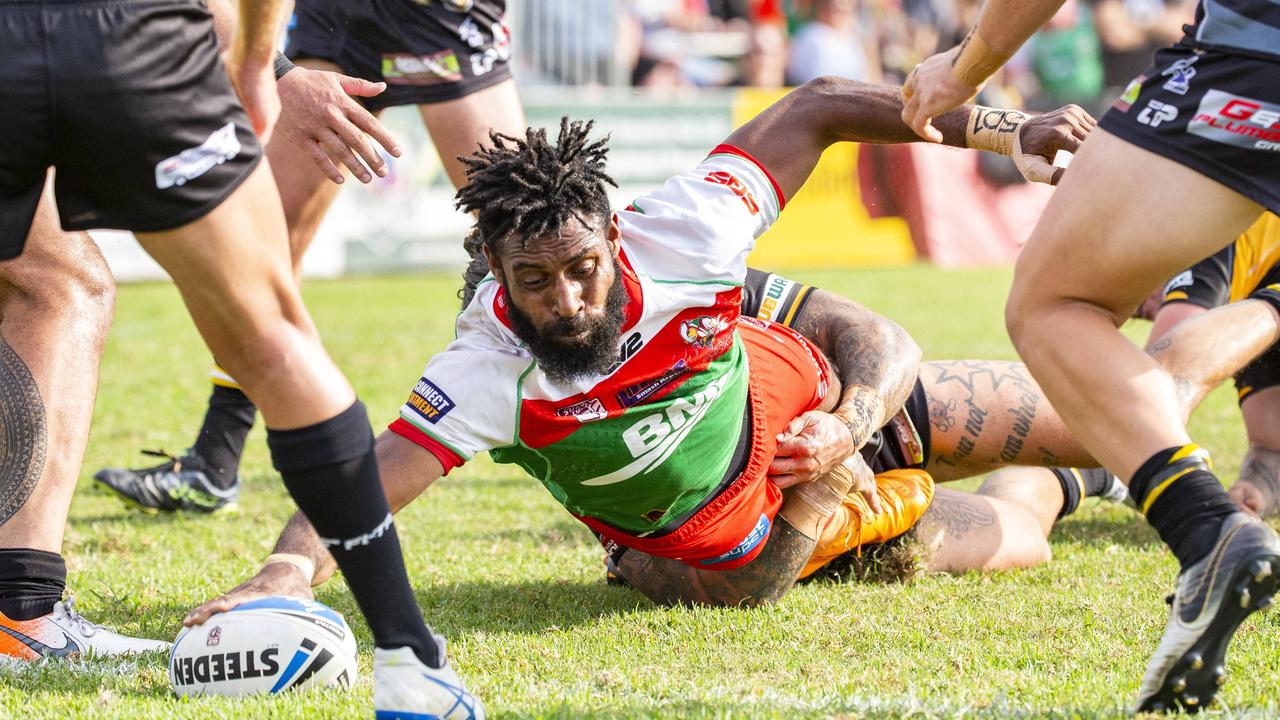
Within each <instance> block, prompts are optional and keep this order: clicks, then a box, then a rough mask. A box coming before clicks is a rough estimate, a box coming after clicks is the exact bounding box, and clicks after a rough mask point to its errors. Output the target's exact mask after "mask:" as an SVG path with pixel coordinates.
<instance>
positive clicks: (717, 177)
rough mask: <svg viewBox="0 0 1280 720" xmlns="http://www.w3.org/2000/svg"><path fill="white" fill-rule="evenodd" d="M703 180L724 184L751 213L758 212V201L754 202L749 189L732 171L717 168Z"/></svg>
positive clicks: (754, 199) (755, 213)
mask: <svg viewBox="0 0 1280 720" xmlns="http://www.w3.org/2000/svg"><path fill="white" fill-rule="evenodd" d="M705 180H706V181H707V182H709V183H715V184H716V185H724V186H725V187H727V188H729V189H730V190H732V191H733V194H734V195H737V196H738V197H739V198H740V199H741V200H742V204H743V205H746V206H747V210H748V211H749V212H750V213H751V214H752V215H759V214H760V203H758V202H756V198H755V196H754V195H752V194H751V191H750V190H748V189H747V188H746V186H745V185H743V184H742V181H741V180H739V179H738V178H737V177H735V176H734V175H733V174H732V173H727V172H725V171H723V170H717V171H715V172H713V173H708V174H707V177H706V178H705Z"/></svg>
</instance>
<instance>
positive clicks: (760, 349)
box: [581, 317, 831, 570]
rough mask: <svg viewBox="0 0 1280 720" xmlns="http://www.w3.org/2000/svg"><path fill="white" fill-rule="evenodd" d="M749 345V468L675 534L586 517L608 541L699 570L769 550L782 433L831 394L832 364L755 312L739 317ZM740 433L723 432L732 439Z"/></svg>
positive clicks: (778, 502) (728, 565) (732, 564)
mask: <svg viewBox="0 0 1280 720" xmlns="http://www.w3.org/2000/svg"><path fill="white" fill-rule="evenodd" d="M738 333H739V335H740V336H741V337H742V342H743V345H744V346H745V347H746V350H747V363H748V367H749V371H750V384H749V386H748V391H747V401H748V402H750V403H751V453H750V455H748V457H747V466H746V467H745V468H744V469H743V471H742V474H741V475H739V476H738V478H737V479H736V480H734V481H733V482H732V483H731V484H730V485H729V486H728V487H727V488H725V489H724V490H723V491H721V493H720V494H719V495H717V496H716V497H715V499H714V500H712V501H711V502H710V503H708V504H707V506H706V507H704V508H702V509H701V510H699V511H698V512H697V513H695V514H694V515H693V517H691V518H689V519H688V520H686V521H685V523H684V524H683V525H681V526H680V527H679V528H677V529H676V530H675V531H673V532H669V533H667V534H664V535H661V536H659V537H636V536H634V535H628V534H626V533H624V532H621V531H619V530H618V529H616V528H612V527H609V526H608V525H604V524H603V523H599V522H596V521H594V520H593V519H592V518H585V517H584V518H581V519H582V521H583V522H585V523H586V524H587V525H588V526H589V527H590V528H591V529H592V530H594V531H596V534H598V535H599V536H600V538H601V541H602V542H604V543H605V545H606V547H608V546H609V545H610V544H611V543H612V544H617V545H620V546H622V547H628V548H634V549H636V550H639V551H640V552H643V553H646V554H648V555H657V556H659V557H666V558H673V559H676V560H680V561H682V562H684V563H686V564H688V565H692V566H694V567H696V568H699V569H702V570H732V569H734V568H737V567H742V566H743V565H746V564H747V563H749V562H751V561H752V560H754V559H755V558H756V556H757V555H759V554H760V551H762V550H764V547H765V543H766V542H767V541H768V539H769V533H770V531H771V530H772V528H773V519H774V516H775V515H777V514H778V509H779V508H780V507H782V491H781V490H779V489H778V488H777V486H776V485H774V484H773V482H772V481H771V480H769V477H768V472H769V465H770V464H772V462H773V456H774V453H775V452H777V449H778V441H777V439H776V438H777V435H778V433H780V432H782V431H783V430H784V429H785V428H786V427H787V424H788V423H790V422H791V421H792V420H793V419H795V417H796V416H797V415H802V414H804V413H806V412H808V411H810V410H813V409H814V408H816V407H818V405H819V404H820V403H821V402H822V400H823V398H825V397H826V395H827V387H828V383H829V381H830V377H831V367H830V366H829V365H828V364H827V360H826V358H825V357H823V355H822V353H821V352H820V351H819V350H818V348H817V347H815V346H814V344H813V343H811V342H809V340H807V339H806V338H805V337H804V336H802V335H801V334H800V333H798V332H796V331H795V330H792V329H791V328H789V327H786V326H784V325H779V324H777V323H772V322H769V321H767V320H757V319H756V318H752V317H742V318H739V320H738ZM735 440H736V438H725V442H734V441H735Z"/></svg>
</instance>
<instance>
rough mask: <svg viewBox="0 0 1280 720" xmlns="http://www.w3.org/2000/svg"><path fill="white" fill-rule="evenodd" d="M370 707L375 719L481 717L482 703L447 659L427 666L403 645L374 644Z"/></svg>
mask: <svg viewBox="0 0 1280 720" xmlns="http://www.w3.org/2000/svg"><path fill="white" fill-rule="evenodd" d="M373 709H374V712H375V714H376V717H377V720H484V705H482V704H481V703H480V701H479V700H477V699H476V697H475V696H474V695H472V694H471V693H469V692H467V689H466V688H465V687H463V685H462V680H460V679H459V678H458V674H457V673H455V672H454V671H453V668H452V667H450V665H449V664H448V662H447V661H446V662H445V666H444V667H443V668H440V669H439V670H436V669H434V668H430V667H427V666H426V665H424V664H422V661H421V660H419V659H418V656H417V655H415V654H414V652H413V650H412V649H411V648H407V647H402V648H396V649H395V650H384V649H382V648H374V650H373Z"/></svg>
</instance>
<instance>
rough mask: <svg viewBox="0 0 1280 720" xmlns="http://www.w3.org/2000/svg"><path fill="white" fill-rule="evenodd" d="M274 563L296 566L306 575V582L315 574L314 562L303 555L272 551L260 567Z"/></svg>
mask: <svg viewBox="0 0 1280 720" xmlns="http://www.w3.org/2000/svg"><path fill="white" fill-rule="evenodd" d="M276 563H287V564H289V565H292V566H294V567H296V568H298V570H300V571H302V574H303V575H305V576H306V577H307V582H308V583H310V582H311V580H312V578H314V577H315V576H316V564H315V563H313V562H311V558H308V557H304V556H302V555H295V554H293V553H273V554H271V555H268V556H267V559H266V560H263V561H262V567H264V568H265V567H266V566H268V565H275V564H276ZM259 571H261V570H259Z"/></svg>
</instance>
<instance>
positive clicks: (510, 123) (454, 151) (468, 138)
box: [418, 80, 525, 188]
mask: <svg viewBox="0 0 1280 720" xmlns="http://www.w3.org/2000/svg"><path fill="white" fill-rule="evenodd" d="M418 111H419V112H421V113H422V122H423V123H425V124H426V126H427V132H429V133H431V142H433V143H434V144H435V146H436V152H438V153H439V154H440V162H441V164H443V165H444V170H445V172H446V173H448V175H449V181H450V182H452V183H453V186H454V187H456V188H460V187H462V186H463V185H465V184H467V175H466V172H465V166H464V165H463V164H462V163H461V162H460V161H459V160H458V156H459V155H470V154H471V153H473V152H475V151H476V148H477V147H478V146H479V145H480V143H485V144H488V142H489V131H490V130H495V131H497V132H500V133H503V134H505V135H515V136H522V135H523V134H524V130H525V119H524V108H523V107H521V105H520V96H519V95H518V94H517V93H516V84H515V81H514V80H507V81H506V82H501V83H498V84H497V85H494V86H493V87H490V88H486V89H484V90H481V91H479V92H476V93H472V94H470V95H468V96H466V97H463V98H458V99H457V100H450V101H448V102H442V103H432V104H430V105H419V106H418Z"/></svg>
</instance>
